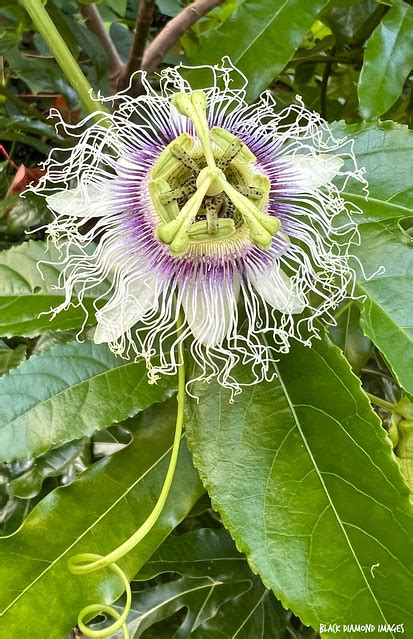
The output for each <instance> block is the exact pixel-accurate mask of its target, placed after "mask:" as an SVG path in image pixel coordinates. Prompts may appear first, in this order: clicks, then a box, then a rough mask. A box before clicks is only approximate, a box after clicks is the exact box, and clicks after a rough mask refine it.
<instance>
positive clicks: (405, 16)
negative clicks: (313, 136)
mask: <svg viewBox="0 0 413 639" xmlns="http://www.w3.org/2000/svg"><path fill="white" fill-rule="evenodd" d="M412 31H413V7H410V6H409V5H408V4H407V3H406V2H401V1H397V2H395V3H394V5H393V6H392V7H390V9H389V11H388V12H387V13H386V15H385V16H384V17H383V19H382V21H381V23H380V24H379V25H378V27H377V28H376V29H375V30H374V31H373V33H372V35H371V36H370V38H369V39H368V41H367V46H366V50H365V54H364V64H363V68H362V70H361V73H360V80H359V86H358V94H359V100H360V114H361V116H362V117H363V118H364V119H365V120H371V119H373V118H377V117H378V116H380V115H382V114H383V113H385V112H386V111H387V110H388V109H390V107H391V106H392V104H393V103H394V102H395V101H396V100H397V98H398V97H399V95H400V94H401V92H402V89H403V85H404V82H405V80H406V78H407V76H408V75H409V73H410V71H411V70H412V68H413V47H412Z"/></svg>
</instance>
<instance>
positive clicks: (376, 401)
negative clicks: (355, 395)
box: [366, 392, 396, 411]
mask: <svg viewBox="0 0 413 639" xmlns="http://www.w3.org/2000/svg"><path fill="white" fill-rule="evenodd" d="M366 395H367V397H368V398H369V400H370V401H371V403H372V404H376V406H380V408H385V409H386V410H389V411H394V410H396V404H392V403H391V402H387V401H386V400H385V399H382V398H381V397H377V395H372V394H371V393H367V392H366Z"/></svg>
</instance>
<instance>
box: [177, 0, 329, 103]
mask: <svg viewBox="0 0 413 639" xmlns="http://www.w3.org/2000/svg"><path fill="white" fill-rule="evenodd" d="M326 4H327V0H308V1H307V2H301V1H300V0H273V2H271V3H270V4H269V3H267V2H256V1H255V0H244V2H242V3H241V4H240V5H239V7H238V8H237V9H236V10H235V11H234V13H233V14H232V15H231V16H230V18H228V20H226V21H225V22H224V24H223V25H222V26H220V27H218V28H217V29H213V30H211V31H210V32H209V33H208V34H207V35H206V36H205V37H204V38H202V40H201V41H200V43H199V46H197V47H196V49H194V50H193V51H192V50H191V51H190V52H187V53H188V55H189V59H190V62H191V63H193V64H216V63H217V62H220V60H221V58H223V57H224V56H228V57H229V58H230V59H231V61H232V63H233V64H234V65H235V66H236V67H237V68H238V69H240V71H242V72H243V73H244V74H245V75H246V76H247V78H248V88H247V98H248V99H249V100H253V99H254V98H256V97H257V96H258V95H259V94H260V93H261V91H263V90H264V89H266V88H267V87H268V85H269V84H270V83H271V82H272V80H273V79H274V78H275V77H276V75H277V74H278V73H280V72H281V71H282V70H283V68H284V67H285V65H286V64H287V62H288V61H289V60H290V59H291V58H292V56H293V54H294V52H295V51H296V50H297V49H298V47H299V46H300V44H301V42H302V40H303V39H304V37H305V36H306V34H307V32H308V31H309V30H310V28H311V25H312V24H313V22H314V20H315V19H316V17H317V15H318V13H319V12H320V11H321V9H322V8H323V7H324V6H325V5H326ZM291 16H294V20H293V21H291Z"/></svg>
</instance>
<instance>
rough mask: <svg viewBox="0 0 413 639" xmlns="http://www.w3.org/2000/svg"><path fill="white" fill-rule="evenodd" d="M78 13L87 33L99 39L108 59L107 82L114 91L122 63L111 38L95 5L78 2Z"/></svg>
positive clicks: (122, 68) (122, 66)
mask: <svg viewBox="0 0 413 639" xmlns="http://www.w3.org/2000/svg"><path fill="white" fill-rule="evenodd" d="M79 9H80V13H81V14H82V16H83V18H84V20H85V23H86V26H87V28H88V29H89V31H92V33H94V34H95V36H96V37H97V38H98V39H99V41H100V43H101V45H102V47H103V48H104V50H105V52H106V55H107V57H108V80H109V82H110V85H111V88H112V89H113V90H114V91H116V87H117V84H118V78H119V76H120V75H121V74H122V73H123V70H124V67H125V65H124V63H123V61H122V58H121V57H120V55H119V53H118V52H117V49H116V47H115V45H114V43H113V41H112V38H111V37H110V35H109V34H108V32H107V31H106V29H105V25H104V24H103V20H102V16H101V15H100V13H99V9H98V8H97V6H96V5H95V4H83V3H81V2H79Z"/></svg>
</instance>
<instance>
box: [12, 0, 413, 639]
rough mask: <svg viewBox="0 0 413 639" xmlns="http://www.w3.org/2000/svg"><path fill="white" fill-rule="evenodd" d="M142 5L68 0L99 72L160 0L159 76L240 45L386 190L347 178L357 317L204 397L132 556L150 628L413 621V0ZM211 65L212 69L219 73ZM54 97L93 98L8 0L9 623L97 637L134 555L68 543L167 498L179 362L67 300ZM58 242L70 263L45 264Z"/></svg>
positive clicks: (305, 630)
mask: <svg viewBox="0 0 413 639" xmlns="http://www.w3.org/2000/svg"><path fill="white" fill-rule="evenodd" d="M141 3H142V4H141V5H140V6H138V5H139V3H138V2H137V1H136V0H102V1H101V2H99V3H98V4H97V5H96V6H95V5H94V4H93V3H83V4H82V3H77V2H75V1H74V0H47V3H46V8H47V11H48V12H49V15H50V16H51V17H52V19H53V21H54V23H55V24H56V26H57V28H58V29H59V31H60V33H61V34H62V36H63V37H64V39H65V41H66V43H67V45H68V46H69V48H70V49H71V51H72V53H73V54H74V55H75V57H76V58H77V59H78V61H79V63H80V65H81V68H82V70H83V71H84V73H85V74H86V76H87V77H88V79H89V81H90V83H91V84H92V85H93V87H94V88H95V89H96V90H98V89H100V90H101V91H102V92H103V93H104V94H110V93H111V91H112V89H113V88H114V87H115V86H116V85H118V86H119V83H121V82H122V78H123V79H124V76H125V72H127V71H128V69H129V70H130V68H131V67H130V64H129V63H130V48H131V45H132V42H133V39H134V36H133V31H134V28H135V21H136V16H137V14H138V11H139V15H140V20H141V23H140V24H141V26H142V23H143V22H142V12H143V10H146V11H147V14H146V18H147V19H146V26H147V27H148V33H147V37H148V42H149V43H151V44H150V47H149V48H148V49H147V51H146V53H145V54H144V55H143V60H142V67H143V68H147V69H148V70H149V71H150V78H151V81H152V82H153V84H154V86H155V87H156V84H157V76H156V67H157V64H158V62H159V64H161V65H166V64H175V63H178V62H180V61H182V62H185V63H191V64H213V63H216V62H219V60H220V58H221V57H222V56H229V57H230V58H231V60H232V61H233V62H234V63H235V64H236V65H237V66H238V67H239V68H240V69H241V70H242V71H243V72H244V73H245V74H246V76H247V77H248V79H249V89H248V91H249V94H248V99H249V100H251V101H252V100H254V99H255V98H256V97H257V96H258V94H259V93H260V92H261V91H262V90H265V89H269V90H270V91H271V92H272V94H273V95H274V97H275V98H276V100H277V104H278V106H279V108H282V107H283V106H285V105H288V104H291V103H292V102H293V101H294V99H295V96H296V95H297V94H299V95H301V96H302V97H303V100H304V102H305V104H306V106H307V107H308V108H310V109H314V110H317V111H319V112H320V113H321V114H322V115H323V116H324V117H325V118H327V119H328V120H329V121H331V122H332V123H333V124H332V127H333V130H334V132H335V134H336V135H337V136H338V137H340V136H344V135H347V136H350V137H351V138H352V139H353V140H354V150H355V154H356V156H357V159H358V163H359V165H361V166H364V167H365V168H366V177H367V179H368V181H369V185H370V197H369V199H368V200H367V201H366V200H365V198H364V194H363V193H362V192H360V191H359V190H357V185H356V187H354V186H353V185H352V184H350V183H349V184H348V185H347V186H346V195H345V197H346V198H347V199H348V200H350V201H353V202H355V203H356V204H357V205H358V206H360V207H361V208H362V210H363V214H361V215H359V216H358V217H357V220H356V221H357V222H358V225H359V231H360V236H361V243H360V246H359V247H355V250H354V252H355V254H356V256H357V257H358V258H359V260H360V262H361V263H362V265H363V268H361V267H359V270H358V279H357V292H358V293H359V294H360V298H359V299H358V300H357V301H355V302H350V303H348V304H345V305H343V306H342V307H341V308H340V309H339V310H338V312H337V315H336V319H337V326H334V327H330V328H329V330H325V331H324V334H323V336H322V339H321V340H320V341H319V342H316V343H315V344H314V347H313V348H312V349H307V348H304V347H302V346H299V345H296V346H294V348H293V349H292V351H291V353H290V354H288V355H286V356H282V357H281V359H280V362H279V364H278V365H277V366H278V370H277V373H278V377H277V378H276V379H275V380H274V381H273V382H272V383H271V384H261V385H259V386H254V387H251V388H250V389H246V390H244V392H243V393H242V395H241V396H240V397H239V398H237V399H236V402H235V404H233V405H230V404H229V403H228V395H227V393H226V391H223V390H222V389H221V388H220V387H219V386H217V385H216V384H211V385H209V386H208V387H207V388H205V387H201V388H199V395H200V402H199V404H196V403H193V402H191V403H190V405H189V406H188V412H187V419H186V427H187V440H188V444H189V448H190V450H191V453H192V456H191V455H190V453H189V451H188V448H187V447H186V444H185V442H183V443H182V448H181V453H180V461H179V464H178V471H177V475H176V477H175V479H174V484H173V490H172V494H171V497H170V499H169V500H168V503H167V507H166V510H165V511H164V513H163V515H162V517H161V519H160V520H159V521H158V524H157V525H156V527H155V528H154V529H153V531H152V532H151V534H150V535H149V536H148V537H147V538H145V540H144V542H143V543H142V544H141V545H140V546H139V547H138V548H137V549H135V550H134V551H133V552H131V553H130V554H129V555H128V556H127V557H126V558H125V559H124V560H123V562H122V567H123V568H124V569H125V571H126V573H127V575H128V577H129V578H130V579H133V580H134V581H133V606H132V612H131V615H130V617H129V629H130V633H131V636H132V637H134V639H138V638H139V637H142V638H143V639H151V638H155V637H157V638H159V639H162V638H167V637H168V638H170V637H175V638H176V639H183V638H185V637H194V639H201V638H204V637H205V638H207V637H208V639H214V638H217V639H218V637H219V638H220V639H221V638H223V637H225V638H228V639H229V638H235V637H237V639H258V638H259V637H260V638H262V639H287V638H288V637H295V638H297V639H304V638H310V637H312V638H315V637H317V636H318V635H317V633H318V631H319V627H320V623H337V624H341V625H342V624H345V623H371V624H375V625H376V626H378V625H379V624H381V623H384V624H385V623H389V624H395V625H397V624H404V634H405V636H406V637H407V636H410V635H413V612H412V609H411V606H410V605H409V601H410V602H411V601H412V600H413V587H412V568H413V567H412V557H413V553H412V539H413V530H412V511H411V502H410V493H409V486H410V488H411V487H412V484H413V470H412V464H413V442H412V440H413V405H412V404H411V398H412V395H413V373H412V371H413V322H412V318H413V312H412V311H413V308H412V307H413V304H412V295H411V291H412V279H413V276H412V242H413V239H412V229H413V217H412V214H411V210H410V204H409V202H410V196H411V194H412V190H413V186H412V180H411V162H410V164H409V160H410V161H411V154H412V149H413V137H412V133H411V130H410V128H409V127H411V126H412V123H413V75H412V73H411V71H412V67H413V46H412V41H411V33H412V28H413V6H412V3H411V2H407V1H404V0H386V1H383V2H379V1H376V0H330V1H329V2H328V1H327V0H308V2H302V1H301V0H271V1H269V0H254V1H252V0H225V1H224V2H218V0H216V1H215V2H214V1H213V0H212V1H209V0H196V2H195V5H196V7H197V8H199V7H200V8H202V11H201V9H200V13H199V15H200V16H201V14H202V13H204V15H203V16H202V17H200V18H199V19H198V20H195V18H193V20H192V22H193V24H192V26H190V27H187V28H185V29H181V31H180V32H179V30H178V31H177V35H176V37H175V38H172V39H171V40H168V42H167V43H166V45H165V42H164V39H163V38H164V34H165V31H163V29H164V27H165V25H167V24H169V26H171V24H172V25H175V24H177V23H178V25H179V20H180V19H181V17H182V16H183V15H184V12H185V10H186V9H187V7H188V5H189V4H190V3H189V2H187V1H186V0H156V3H155V4H153V3H152V2H150V1H149V0H141ZM195 5H194V6H195ZM208 8H209V9H210V11H207V9H208ZM96 9H97V10H98V12H99V13H98V14H97V15H98V17H99V16H100V20H99V19H98V21H97V22H96ZM152 10H153V14H152ZM91 11H92V14H93V15H94V16H95V19H92V18H91V15H92V14H91ZM93 12H95V13H93ZM174 20H175V22H173V21H174ZM176 21H177V22H176ZM96 25H98V26H99V25H100V26H101V27H103V30H102V29H101V30H100V31H99V29H96ZM186 26H187V25H186ZM102 31H103V34H106V35H102ZM108 36H110V38H109V37H108ZM178 36H179V37H178ZM151 48H152V49H151ZM150 51H152V57H150V55H149V53H150ZM153 51H155V55H154V54H153ZM132 62H133V61H132ZM135 62H136V61H135ZM195 79H196V82H198V83H199V85H202V82H203V77H202V73H201V72H199V73H198V74H197V76H196V78H195ZM52 107H53V108H54V109H57V110H58V111H60V113H61V114H62V115H63V117H64V118H65V119H66V120H67V121H69V122H77V121H78V120H79V118H80V117H81V116H82V113H83V112H82V108H81V106H80V105H79V101H78V98H77V95H76V93H75V92H74V90H73V89H72V88H71V87H70V85H69V84H68V82H67V81H66V80H65V77H64V75H63V73H62V71H61V70H60V69H59V67H58V66H57V63H56V62H55V61H54V59H53V57H52V56H51V55H50V52H49V50H48V48H47V46H46V44H45V42H44V41H43V40H42V38H41V37H40V35H39V34H38V33H37V32H36V30H35V29H34V28H33V25H32V24H31V20H30V18H29V16H28V14H27V13H26V12H25V10H24V8H23V7H22V6H21V5H20V4H18V3H16V2H11V1H10V0H9V1H8V0H1V2H0V138H1V140H2V142H1V147H0V151H1V156H0V175H1V187H0V197H1V198H2V200H1V202H0V311H1V312H0V338H1V339H0V462H1V463H0V507H1V511H0V530H1V533H2V535H3V538H2V539H1V540H0V555H1V562H0V582H1V584H2V587H1V591H0V614H1V622H0V623H1V627H2V628H4V629H5V636H7V637H8V639H18V638H19V639H20V638H21V637H23V636H24V637H26V636H27V637H29V636H30V637H32V638H34V639H35V638H39V639H45V637H46V636H47V637H48V638H50V639H65V638H68V637H73V636H79V635H78V634H77V635H76V634H75V635H74V634H73V633H76V632H77V631H76V629H75V628H74V627H75V624H76V618H77V613H78V611H79V609H80V608H82V607H83V606H84V605H87V604H88V603H91V602H94V601H96V600H99V599H101V600H104V601H107V602H112V601H116V600H117V598H119V597H121V595H122V592H121V586H120V584H119V582H118V580H117V578H116V577H114V576H112V575H110V574H106V573H105V574H101V573H98V574H97V575H94V576H93V577H92V576H90V577H87V578H86V577H76V576H73V575H70V573H69V572H68V570H67V565H66V561H67V558H68V557H69V556H70V555H72V554H75V553H76V552H79V551H81V550H83V551H89V552H99V553H104V552H106V551H109V550H111V549H112V548H113V547H115V546H116V545H117V544H118V543H120V542H121V541H122V540H124V539H125V538H126V537H127V536H128V535H130V534H131V533H132V532H133V531H134V530H135V529H136V527H137V526H139V524H140V523H141V522H142V521H143V520H144V519H145V517H146V516H147V514H148V513H149V511H150V510H151V508H152V506H153V504H154V502H155V501H156V496H157V494H158V493H159V490H160V487H161V485H162V481H163V478H164V475H165V469H166V465H167V457H168V451H169V449H170V444H171V439H172V432H173V425H174V410H175V400H174V394H175V380H173V379H169V378H167V379H164V380H162V381H161V383H160V384H158V385H157V386H149V385H148V383H147V381H146V376H145V370H144V365H143V364H142V363H132V362H130V361H127V360H126V361H125V360H122V359H118V358H116V357H115V356H114V355H113V354H112V353H110V351H109V350H108V349H107V347H106V346H104V345H99V346H96V345H94V344H93V343H92V342H91V341H90V340H89V334H88V330H89V327H88V326H84V325H83V312H81V311H80V310H79V309H77V308H72V309H70V310H68V311H66V312H65V313H62V314H60V315H58V316H57V317H56V318H54V319H51V318H50V316H49V315H47V314H46V313H47V311H49V309H50V308H51V307H53V306H56V305H57V304H59V302H60V301H61V293H60V292H59V291H58V290H56V288H55V284H56V282H57V278H58V275H59V264H58V263H57V262H58V256H57V255H56V253H55V252H54V250H53V249H52V248H51V247H50V246H48V245H47V243H46V242H45V238H44V232H43V231H42V229H41V227H42V225H44V224H45V223H46V222H47V221H48V219H49V212H48V211H47V209H45V207H44V205H43V204H42V202H40V201H38V200H36V199H35V198H34V197H33V196H26V198H25V199H20V198H19V193H20V192H21V191H22V190H23V189H24V188H25V186H26V185H27V184H28V183H29V182H31V181H32V180H36V179H38V177H39V175H40V174H41V170H42V169H41V168H39V163H40V162H41V161H42V160H44V159H45V157H46V156H47V154H48V153H49V151H50V150H51V149H52V148H54V147H56V146H60V147H62V146H67V145H70V144H71V142H70V141H69V140H68V139H65V138H64V137H63V136H62V134H61V132H56V130H55V128H54V126H53V122H51V121H50V120H49V119H48V115H49V111H50V109H51V108H52ZM42 259H44V260H46V261H50V262H51V263H54V264H49V265H44V266H43V267H42V273H43V277H42V276H41V274H40V272H39V270H38V269H37V268H36V264H37V262H38V261H39V260H42ZM381 267H383V268H381ZM373 274H375V275H374V277H373V278H372V277H371V276H372V275H373ZM92 302H93V299H89V300H85V304H86V306H88V307H89V308H90V310H92ZM90 323H93V314H91V315H90ZM79 336H80V337H81V341H80V342H79V341H77V340H76V337H79ZM239 375H240V376H244V377H245V378H246V381H247V378H248V372H246V371H240V373H239ZM108 389H110V392H108ZM366 392H367V393H368V394H370V398H372V396H373V400H374V401H375V402H376V406H378V407H379V408H377V409H376V412H374V411H373V409H372V407H371V405H370V403H369V401H368V397H367V395H366ZM377 413H378V414H377ZM192 459H193V462H194V465H195V468H196V470H195V468H194V466H193V465H192V461H191V460H192ZM200 479H201V480H202V482H201V481H200ZM206 491H207V492H206ZM234 542H235V543H234ZM116 605H119V606H120V607H121V605H122V600H121V599H120V600H119V601H118V603H117V604H116ZM107 623H108V620H107V619H105V618H104V617H100V618H97V619H95V620H94V621H93V622H92V626H93V627H94V628H95V629H101V628H103V627H105V626H106V625H107ZM116 636H120V635H116ZM325 636H328V634H327V633H326V634H325ZM335 636H337V637H350V638H351V637H353V636H354V637H356V636H357V637H360V636H363V635H360V633H355V632H353V631H351V630H349V631H343V630H342V631H341V632H339V633H337V634H336V635H335ZM366 636H367V635H366ZM368 636H369V637H372V638H374V637H376V636H377V637H379V636H380V637H381V636H383V634H380V633H379V632H378V630H377V629H376V630H375V631H374V632H372V633H369V635H368ZM385 636H390V637H396V636H399V635H398V633H397V632H396V630H395V629H394V628H393V629H391V628H389V629H388V632H387V634H386V635H385Z"/></svg>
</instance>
